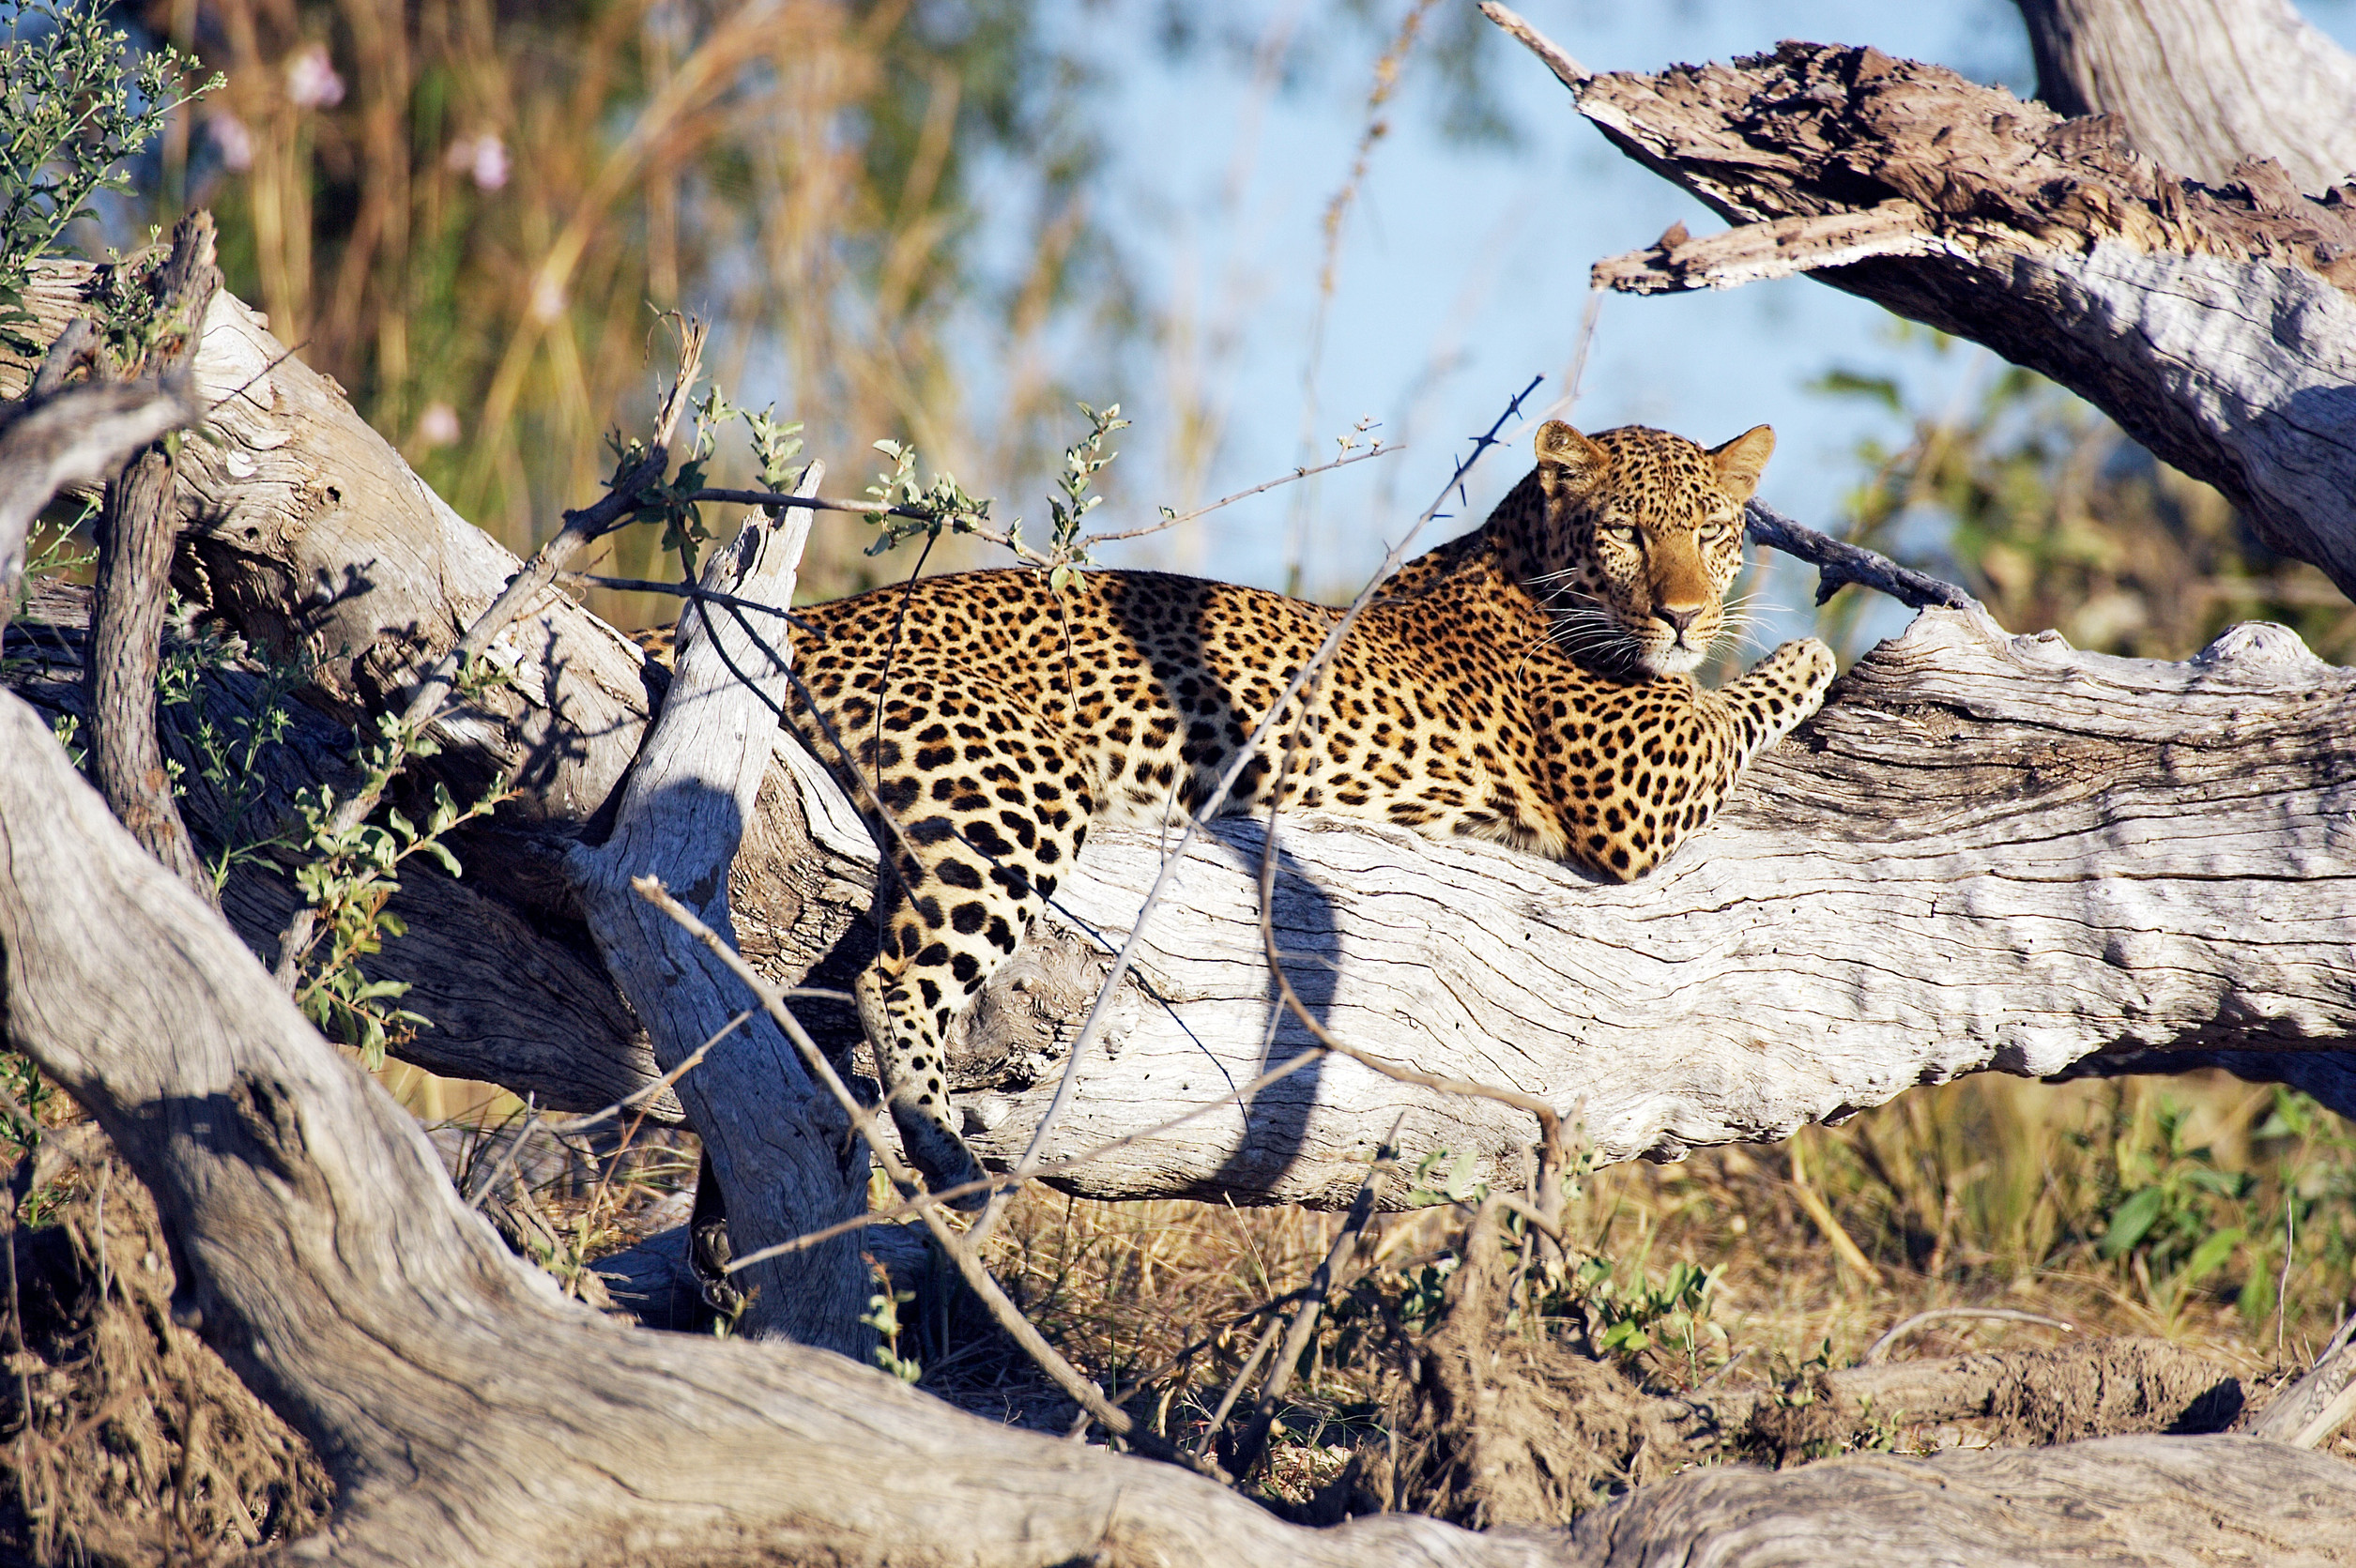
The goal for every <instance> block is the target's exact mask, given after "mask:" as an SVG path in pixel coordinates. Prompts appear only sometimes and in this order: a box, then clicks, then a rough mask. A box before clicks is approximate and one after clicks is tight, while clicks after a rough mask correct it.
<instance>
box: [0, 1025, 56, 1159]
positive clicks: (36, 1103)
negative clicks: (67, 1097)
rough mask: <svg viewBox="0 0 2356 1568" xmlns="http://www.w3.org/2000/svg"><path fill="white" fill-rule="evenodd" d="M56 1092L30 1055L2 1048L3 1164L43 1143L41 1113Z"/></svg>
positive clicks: (0, 1113) (0, 1141)
mask: <svg viewBox="0 0 2356 1568" xmlns="http://www.w3.org/2000/svg"><path fill="white" fill-rule="evenodd" d="M56 1094H57V1091H56V1089H54V1088H52V1087H51V1086H50V1082H49V1080H48V1079H47V1078H45V1077H43V1076H41V1070H40V1069H39V1068H38V1067H36V1066H34V1065H33V1058H31V1057H27V1056H23V1055H20V1054H19V1053H17V1052H15V1051H0V1155H5V1160H0V1164H6V1165H15V1164H16V1162H17V1161H19V1160H21V1159H23V1157H24V1156H25V1155H27V1154H30V1153H31V1152H33V1150H34V1149H38V1148H39V1147H40V1142H41V1117H42V1113H43V1112H45V1111H46V1110H48V1108H49V1106H50V1103H51V1102H52V1101H53V1100H54V1099H55V1098H56Z"/></svg>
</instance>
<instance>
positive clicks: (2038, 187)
mask: <svg viewBox="0 0 2356 1568" xmlns="http://www.w3.org/2000/svg"><path fill="white" fill-rule="evenodd" d="M1522 31H1523V32H1524V33H1527V32H1529V31H1530V30H1529V29H1528V26H1527V24H1526V23H1522ZM1541 53H1543V51H1541ZM1557 53H1559V52H1557ZM1552 63H1553V62H1552V60H1551V59H1550V65H1552ZM1571 91H1572V96H1573V99H1574V101H1575V102H1576V103H1577V105H1578V108H1579V111H1580V113H1581V114H1584V115H1586V117H1587V118H1588V119H1589V120H1590V121H1592V122H1593V123H1594V124H1595V125H1596V126H1597V128H1598V129H1600V130H1602V132H1603V133H1604V135H1605V136H1606V137H1607V138H1609V139H1610V140H1611V141H1612V142H1613V143H1614V145H1617V146H1618V147H1619V148H1620V149H1621V150H1622V151H1624V152H1626V153H1628V154H1629V156H1630V157H1632V158H1634V159H1636V160H1638V161H1639V162H1641V163H1643V164H1644V165H1645V167H1647V168H1649V169H1651V170H1653V171H1654V172H1655V173H1657V174H1659V175H1661V176H1662V177H1664V178H1666V179H1670V180H1673V181H1675V183H1677V184H1679V185H1681V186H1683V187H1684V188H1685V189H1687V190H1691V191H1692V192H1693V193H1694V194H1695V195H1696V196H1698V197H1700V198H1701V199H1702V200H1703V201H1704V202H1706V203H1707V204H1708V205H1709V206H1711V207H1712V208H1714V209H1715V210H1716V211H1718V212H1720V213H1721V214H1723V215H1724V216H1725V218H1726V219H1727V220H1728V221H1729V222H1731V223H1733V224H1735V225H1736V227H1734V228H1733V229H1731V230H1729V231H1727V232H1725V233H1722V234H1716V235H1706V236H1699V237H1694V236H1687V235H1686V234H1685V233H1684V232H1683V229H1682V226H1680V227H1679V228H1677V229H1673V230H1672V231H1671V232H1670V233H1669V234H1668V235H1667V236H1663V238H1662V241H1661V242H1660V244H1658V245H1655V246H1654V247H1652V248H1651V249H1650V250H1649V251H1638V252H1633V253H1630V254H1629V255H1625V256H1618V257H1614V258H1611V259H1609V260H1607V261H1604V262H1601V263H1599V264H1598V266H1597V268H1596V281H1597V282H1599V283H1603V284H1607V285H1609V286H1611V287H1614V288H1620V289H1629V290H1635V291H1638V292H1648V291H1654V290H1660V289H1681V288H1701V287H1711V288H1724V287H1732V286H1735V285H1736V284H1739V283H1743V282H1752V281H1753V280H1756V279H1760V278H1768V277H1779V276H1787V275H1790V274H1793V273H1798V272H1807V273H1811V274H1813V276H1815V277H1817V278H1818V279H1819V280H1821V281H1822V282H1828V283H1830V284H1832V285H1833V286H1835V287H1837V288H1841V289H1845V290H1847V291H1848V292H1850V293H1852V294H1858V295H1861V296H1863V297H1866V298H1869V299H1873V300H1875V301H1877V302H1878V303H1880V304H1882V305H1884V306H1886V307H1888V308H1889V309H1890V310H1892V311H1895V312H1898V313H1899V314H1900V315H1904V316H1908V317H1911V318H1912V319H1914V320H1917V321H1922V322H1927V323H1929V324H1930V325H1932V326H1934V327H1938V328H1940V329H1941V330H1943V331H1948V332H1953V333H1956V334H1958V335H1960V336H1963V337H1966V338H1971V339H1973V340H1975V341H1977V342H1979V343H1985V344H1987V345H1988V346H1989V347H1990V348H1992V349H1995V350H1996V352H1997V353H1998V354H2000V355H2002V356H2003V357H2004V358H2008V359H2010V360H2012V361H2013V362H2014V363H2016V364H2021V365H2026V366H2027V367H2029V368H2030V369H2032V370H2035V371H2038V372H2040V373H2042V374H2045V375H2047V376H2050V377H2052V378H2053V379H2054V380H2056V381H2058V382H2059V383H2060V384H2061V385H2063V386H2065V387H2067V388H2071V389H2072V390H2073V391H2075V392H2077V393H2078V394H2079V395H2081V396H2083V397H2085V398H2087V399H2088V401H2089V402H2091V403H2094V404H2096V405H2097V406H2098V407H2100V408H2102V409H2103V411H2104V413H2106V414H2108V415H2110V416H2111V418H2113V419H2116V420H2118V421H2119V424H2120V425H2121V426H2123V427H2124V428H2125V429H2126V431H2127V432H2128V434H2131V435H2133V436H2134V438H2135V439H2136V440H2138V441H2140V442H2142V443H2143V444H2144V445H2145V446H2146V447H2148V448H2149V449H2151V450H2152V452H2153V453H2155V454H2156V455H2158V456H2159V457H2161V458H2163V459H2164V460H2165V461H2166V462H2168V463H2171V464H2175V465H2176V466H2177V467H2179V468H2180V469H2182V470H2183V471H2184V472H2186V473H2188V474H2191V475H2192V476H2194V477H2195V478H2196V479H2200V480H2206V481H2207V482H2209V483H2210V484H2212V485H2214V486H2216V487H2217V488H2218V489H2219V490H2220V491H2222V492H2224V493H2225V495H2226V496H2227V497H2228V498H2230V499H2231V500H2232V501H2233V502H2234V503H2235V505H2237V506H2239V507H2241V509H2242V510H2243V511H2244V512H2246V513H2247V514H2248V515H2249V517H2250V518H2251V520H2252V522H2253V524H2254V525H2256V526H2257V529H2258V531H2259V532H2260V533H2261V535H2263V537H2264V538H2265V539H2266V540H2267V542H2268V543H2269V544H2271V545H2272V546H2273V547H2274V548H2275V549H2277V550H2280V551H2282V552H2283V553H2285V554H2287V555H2291V556H2297V557H2299V558H2300V559H2302V560H2307V561H2312V562H2314V563H2315V564H2316V565H2317V566H2319V567H2321V568H2322V569H2323V570H2324V571H2326V572H2328V573H2330V574H2331V576H2332V578H2333V581H2334V582H2336V583H2338V584H2339V585H2340V586H2341V587H2342V588H2343V589H2344V590H2345V589H2348V588H2350V587H2352V586H2356V392H2351V391H2350V390H2349V388H2350V387H2351V386H2356V300H2352V299H2351V298H2350V297H2349V293H2348V291H2349V289H2350V288H2351V287H2352V286H2356V186H2352V187H2348V188H2346V189H2340V188H2334V190H2333V191H2332V192H2331V193H2329V194H2327V195H2326V196H2325V197H2323V198H2322V199H2320V200H2317V199H2312V198H2309V197H2307V196H2304V195H2302V194H2301V192H2300V190H2299V188H2298V186H2297V185H2296V184H2295V183H2294V182H2293V181H2292V180H2291V179H2290V178H2289V177H2288V176H2287V175H2285V174H2284V172H2283V171H2282V169H2281V168H2280V167H2279V166H2277V165H2274V164H2271V163H2259V164H2243V165H2241V167H2239V168H2237V169H2235V170H2234V171H2233V172H2232V174H2231V176H2230V177H2229V178H2225V179H2222V180H2221V182H2220V183H2219V184H2217V185H2216V186H2215V187H2214V188H2211V187H2208V186H2202V185H2196V184H2193V183H2189V182H2186V181H2183V180H2180V179H2179V178H2178V177H2177V175H2174V174H2171V173H2169V172H2168V171H2167V170H2165V169H2163V168H2160V167H2158V166H2156V165H2154V164H2153V162H2152V161H2151V160H2150V159H2149V158H2147V157H2144V156H2142V155H2140V154H2139V153H2137V152H2136V151H2135V150H2134V148H2133V147H2131V146H2130V145H2127V143H2126V141H2125V140H2124V139H2123V138H2122V135H2121V133H2120V129H2119V123H2118V122H2117V121H2114V120H2109V119H2090V120H2064V119H2062V118H2061V117H2060V116H2058V115H2057V114H2054V113H2053V112H2052V111H2050V110H2048V109H2046V108H2044V107H2043V106H2042V105H2040V104H2034V103H2023V102H2021V101H2020V100H2018V99H2014V98H2013V97H2012V95H2011V94H2009V93H2006V92H2004V91H2002V90H2001V89H1998V88H1993V87H1983V86H1981V85H1979V84H1975V83H1971V82H1967V81H1966V80H1964V79H1963V78H1962V77H1960V76H1957V75H1955V74H1954V73H1953V72H1952V71H1949V70H1946V69H1942V68H1939V67H1936V66H1926V65H1921V64H1918V63H1916V62H1913V61H1906V60H1893V59H1891V58H1889V56H1888V55H1885V54H1882V53H1878V52H1876V51H1874V50H1871V49H1840V48H1830V47H1826V46H1822V45H1816V44H1803V43H1789V44H1785V45H1783V46H1782V48H1781V49H1780V50H1778V51H1777V52H1776V53H1774V54H1771V55H1758V56H1754V57H1752V58H1750V59H1746V60H1741V61H1737V62H1736V63H1735V64H1733V65H1731V66H1728V65H1710V66H1702V67H1688V66H1680V67H1677V68H1675V69H1671V70H1667V71H1663V72H1661V73H1660V74H1658V75H1651V76H1646V75H1637V74H1625V73H1624V74H1612V75H1594V76H1585V77H1582V78H1580V79H1579V80H1578V81H1577V83H1576V84H1575V85H1573V87H1572V89H1571Z"/></svg>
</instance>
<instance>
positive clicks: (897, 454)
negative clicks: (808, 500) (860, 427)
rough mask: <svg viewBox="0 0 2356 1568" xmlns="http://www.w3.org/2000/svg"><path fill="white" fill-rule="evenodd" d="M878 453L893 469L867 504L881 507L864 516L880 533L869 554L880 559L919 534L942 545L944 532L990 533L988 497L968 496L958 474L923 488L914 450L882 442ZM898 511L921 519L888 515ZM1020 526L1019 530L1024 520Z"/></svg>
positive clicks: (941, 476) (881, 476) (869, 491)
mask: <svg viewBox="0 0 2356 1568" xmlns="http://www.w3.org/2000/svg"><path fill="white" fill-rule="evenodd" d="M875 449H876V450H877V451H880V452H881V453H882V454H883V455H884V456H886V457H888V458H890V459H891V460H892V466H891V467H890V468H889V469H887V470H886V471H884V472H883V473H880V474H878V475H877V476H876V480H875V482H874V483H873V484H870V485H869V486H867V499H869V500H871V501H873V502H874V503H875V504H876V508H877V510H874V511H870V512H864V513H863V514H862V515H863V516H864V518H865V520H866V521H867V522H868V523H869V524H871V525H874V526H875V527H877V528H878V529H880V532H879V534H878V535H877V537H876V541H875V542H874V543H873V544H870V545H868V546H867V554H868V555H870V556H880V555H882V554H883V553H884V552H885V551H887V550H889V549H892V548H893V547H894V546H895V545H897V544H899V543H901V542H902V541H903V540H910V539H913V538H915V537H916V536H917V535H918V534H922V535H924V536H925V538H926V540H927V541H929V540H937V539H939V538H940V537H941V531H942V530H943V529H944V528H945V529H947V530H948V531H949V532H951V533H956V534H987V533H988V532H990V530H989V528H988V523H989V519H990V502H989V499H988V497H987V496H985V497H983V498H982V499H980V500H976V499H974V498H973V497H972V496H971V495H967V494H966V493H965V490H964V488H963V487H962V486H960V485H959V484H958V483H957V480H956V476H955V475H953V474H944V473H936V474H935V475H933V480H932V483H931V484H929V485H919V484H918V483H917V482H916V449H915V448H914V447H909V446H902V445H901V444H900V443H899V442H897V441H878V442H876V443H875ZM895 507H896V508H902V509H905V510H909V511H915V512H918V513H920V514H921V515H919V516H915V517H910V516H905V515H902V514H901V513H898V512H894V511H890V510H884V509H887V508H895ZM1016 521H1017V525H1019V524H1020V521H1021V520H1020V519H1017V520H1016ZM1006 537H1010V536H1006Z"/></svg>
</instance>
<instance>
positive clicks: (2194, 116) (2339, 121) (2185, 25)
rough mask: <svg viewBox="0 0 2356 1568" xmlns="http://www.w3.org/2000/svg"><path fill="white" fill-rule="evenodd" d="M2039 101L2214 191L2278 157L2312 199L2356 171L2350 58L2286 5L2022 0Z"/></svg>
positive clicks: (2221, 0) (2284, 1)
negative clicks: (2240, 171)
mask: <svg viewBox="0 0 2356 1568" xmlns="http://www.w3.org/2000/svg"><path fill="white" fill-rule="evenodd" d="M2016 3H2017V4H2018V5H2019V7H2020V8H2021V19H2022V21H2024V22H2025V23H2027V24H2028V40H2029V48H2030V50H2031V51H2032V53H2034V54H2035V55H2036V58H2037V96H2038V97H2039V98H2041V99H2043V100H2044V101H2045V102H2046V103H2047V104H2048V105H2050V106H2051V107H2053V108H2054V109H2056V110H2058V111H2059V112H2060V113H2061V114H2067V115H2070V116H2072V117H2073V118H2074V117H2077V116H2081V115H2087V114H2117V115H2118V116H2119V123H2120V125H2121V126H2122V127H2123V128H2124V129H2125V130H2126V133H2127V139H2128V141H2130V142H2131V143H2133V144H2134V146H2135V148H2136V149H2137V150H2138V151H2140V152H2141V153H2143V155H2144V156H2145V157H2147V158H2149V159H2150V160H2152V161H2154V162H2156V163H2158V164H2159V165H2160V166H2161V167H2162V168H2165V169H2167V170H2170V171H2172V172H2174V173H2176V174H2179V175H2188V176H2190V177H2191V178H2194V179H2197V180H2201V181H2204V182H2206V183H2207V184H2210V185H2222V184H2224V183H2225V182H2226V180H2228V179H2230V178H2232V177H2233V175H2234V171H2235V169H2236V167H2237V166H2238V165H2240V164H2241V163H2244V162H2253V161H2256V160H2259V159H2268V158H2271V159H2272V160H2274V161H2275V162H2277V163H2279V164H2281V165H2282V166H2283V168H2284V170H2285V171H2286V172H2287V173H2288V175H2290V178H2291V182H2292V183H2293V184H2295V185H2296V186H2297V187H2298V188H2299V189H2300V190H2304V191H2308V192H2310V193H2313V194H2316V195H2320V194H2322V193H2323V192H2324V191H2326V190H2330V189H2331V188H2332V187H2333V186H2335V185H2337V184H2339V183H2341V182H2342V181H2343V180H2345V179H2347V178H2348V175H2349V172H2350V171H2351V170H2356V56H2351V55H2350V54H2349V53H2348V51H2346V50H2345V49H2342V48H2341V47H2340V46H2339V45H2338V44H2336V43H2334V42H2333V41H2332V38H2331V37H2330V36H2329V35H2328V34H2326V33H2323V32H2322V31H2320V30H2319V29H2318V28H2317V27H2315V26H2314V25H2313V24H2312V23H2309V22H2307V20H2306V19H2305V18H2303V17H2302V16H2301V15H2300V14H2299V13H2298V11H2297V10H2295V9H2293V8H2292V7H2291V6H2290V4H2289V0H2016Z"/></svg>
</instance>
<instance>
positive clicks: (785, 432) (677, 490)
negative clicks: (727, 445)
mask: <svg viewBox="0 0 2356 1568" xmlns="http://www.w3.org/2000/svg"><path fill="white" fill-rule="evenodd" d="M695 410H696V433H695V435H694V437H693V439H692V440H690V442H689V443H688V449H687V457H686V460H685V461H684V462H682V463H681V464H680V465H679V467H678V469H677V470H676V471H675V472H674V473H672V474H671V476H670V477H669V478H668V479H667V480H663V481H661V482H659V483H656V484H653V485H650V486H648V487H647V488H646V489H645V490H643V491H642V492H641V493H640V498H639V501H638V505H637V506H636V508H635V510H633V511H632V512H631V514H630V520H631V521H632V522H634V523H660V524H662V525H663V544H662V548H663V549H664V550H665V552H666V553H668V554H671V555H675V556H678V557H679V569H680V575H681V578H682V579H684V580H685V581H688V582H693V581H695V578H696V555H697V551H698V548H699V547H700V546H702V545H704V544H708V543H710V542H711V532H710V530H708V529H707V528H705V526H704V524H703V513H702V509H701V508H700V507H698V506H697V505H696V503H695V502H694V501H691V500H690V499H688V497H689V496H691V495H695V494H696V492H698V491H700V490H703V489H705V488H707V487H709V486H710V485H711V482H712V481H711V478H710V475H709V466H710V464H711V459H712V456H713V454H714V453H716V452H717V451H718V450H719V449H720V430H721V427H722V426H724V425H727V423H729V422H730V421H731V420H734V419H742V420H743V421H744V425H745V435H746V438H747V440H748V442H749V443H750V445H751V448H752V452H753V462H754V464H755V466H756V467H757V469H758V470H759V473H760V483H761V488H763V489H765V490H773V491H783V490H785V489H786V488H787V487H788V485H790V484H791V483H792V481H793V460H794V459H795V458H797V457H799V456H800V455H801V454H802V421H801V420H799V419H778V418H777V411H776V405H775V404H774V403H772V404H771V405H769V406H768V407H766V408H763V409H762V410H761V411H760V412H759V413H754V412H753V411H752V410H750V409H747V408H740V407H738V406H737V405H736V404H735V403H730V402H729V401H728V397H727V393H726V392H724V391H722V390H721V389H720V388H718V387H716V386H715V387H713V388H711V390H710V391H708V392H706V393H705V394H704V395H703V397H702V398H701V399H699V400H697V402H696V404H695ZM605 444H606V446H607V448H608V449H610V450H611V451H612V452H613V454H614V472H613V477H612V478H611V479H609V480H607V481H606V487H607V488H608V489H611V488H612V487H613V486H615V485H617V484H619V483H620V482H621V477H622V475H624V474H626V473H627V472H629V470H630V469H631V468H633V467H635V466H636V464H638V462H639V460H640V459H642V458H644V457H645V456H646V443H644V442H643V441H639V440H635V439H628V440H625V439H624V438H623V437H622V436H621V435H620V434H619V433H609V434H607V435H606V437H605Z"/></svg>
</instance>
